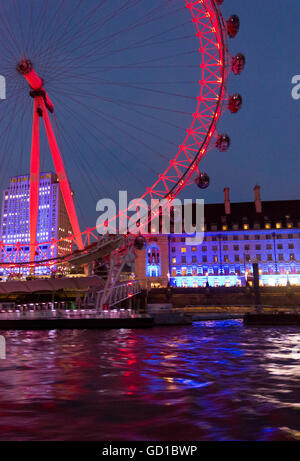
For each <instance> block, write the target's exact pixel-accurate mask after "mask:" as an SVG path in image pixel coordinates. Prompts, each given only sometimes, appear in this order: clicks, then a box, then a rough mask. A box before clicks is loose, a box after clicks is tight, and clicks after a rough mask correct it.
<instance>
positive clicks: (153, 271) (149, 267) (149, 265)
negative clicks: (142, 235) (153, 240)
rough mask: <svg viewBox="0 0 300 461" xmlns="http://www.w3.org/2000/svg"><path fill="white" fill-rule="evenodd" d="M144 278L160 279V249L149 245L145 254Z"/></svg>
mask: <svg viewBox="0 0 300 461" xmlns="http://www.w3.org/2000/svg"><path fill="white" fill-rule="evenodd" d="M146 258H147V261H146V276H147V277H160V276H161V255H160V248H159V247H158V246H157V245H150V246H148V248H147V253H146Z"/></svg>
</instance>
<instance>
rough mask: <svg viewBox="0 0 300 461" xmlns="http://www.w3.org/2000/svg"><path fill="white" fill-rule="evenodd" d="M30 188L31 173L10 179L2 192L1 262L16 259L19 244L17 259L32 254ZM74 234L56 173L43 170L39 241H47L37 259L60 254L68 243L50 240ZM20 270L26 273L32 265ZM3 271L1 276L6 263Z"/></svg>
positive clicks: (41, 270) (46, 270) (40, 270)
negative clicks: (56, 242) (19, 250)
mask: <svg viewBox="0 0 300 461" xmlns="http://www.w3.org/2000/svg"><path fill="white" fill-rule="evenodd" d="M29 191H30V176H29V175H23V176H15V177H13V178H11V179H10V182H9V186H8V188H7V189H5V190H4V191H3V196H2V213H1V228H0V234H1V235H0V239H1V242H3V244H5V246H3V248H2V249H1V261H2V262H4V263H5V262H9V261H10V260H12V259H13V258H12V257H11V255H12V252H14V251H15V248H16V246H17V245H18V244H19V245H20V246H21V253H19V256H18V258H17V260H16V261H15V262H21V259H22V260H24V259H26V258H27V259H28V256H27V255H29V254H30V247H29V242H30V234H29ZM71 233H72V231H71V225H70V222H69V218H68V215H67V212H66V208H65V204H64V201H63V197H62V193H61V191H60V186H59V182H58V179H57V176H56V174H55V173H52V172H47V173H41V174H40V184H39V214H38V225H37V241H38V242H45V244H44V245H41V246H40V250H39V254H37V255H36V258H37V259H39V260H41V259H47V258H49V257H53V258H54V257H56V256H58V255H59V254H60V252H61V251H62V250H63V249H64V246H65V243H64V242H61V243H60V244H59V245H58V246H57V247H56V245H55V246H54V245H52V246H51V241H52V240H59V239H62V238H64V237H68V236H69V235H70V234H71ZM8 244H11V246H10V245H8ZM53 269H55V268H53ZM17 270H18V272H19V271H20V272H21V273H23V274H24V275H26V274H29V272H30V269H29V268H24V269H19V268H18V269H17ZM0 271H1V272H0V273H1V275H4V276H5V275H6V270H5V266H2V267H0ZM10 272H11V270H10ZM49 272H50V270H49V268H48V267H46V266H40V267H37V268H36V269H35V273H36V274H40V275H42V274H45V275H47V274H48V273H49Z"/></svg>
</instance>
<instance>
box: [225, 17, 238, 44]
mask: <svg viewBox="0 0 300 461" xmlns="http://www.w3.org/2000/svg"><path fill="white" fill-rule="evenodd" d="M239 30H240V18H239V17H238V16H237V15H236V14H233V15H232V16H230V18H229V19H228V21H227V33H228V37H230V38H234V37H235V36H236V35H237V33H238V31H239Z"/></svg>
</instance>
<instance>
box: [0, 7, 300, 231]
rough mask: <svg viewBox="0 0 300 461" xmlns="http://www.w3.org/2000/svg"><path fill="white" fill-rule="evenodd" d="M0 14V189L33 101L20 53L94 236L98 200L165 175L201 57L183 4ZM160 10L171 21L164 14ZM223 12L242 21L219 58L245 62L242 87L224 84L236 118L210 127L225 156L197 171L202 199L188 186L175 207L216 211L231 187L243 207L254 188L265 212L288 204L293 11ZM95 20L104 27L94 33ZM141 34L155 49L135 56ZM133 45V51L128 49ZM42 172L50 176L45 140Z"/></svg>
mask: <svg viewBox="0 0 300 461" xmlns="http://www.w3.org/2000/svg"><path fill="white" fill-rule="evenodd" d="M0 3H1V5H2V18H4V19H1V20H0V38H1V43H2V44H4V45H3V46H2V48H1V51H0V53H1V58H2V59H1V60H2V67H1V66H0V74H3V75H5V76H6V77H7V91H8V99H7V101H4V102H3V101H2V102H1V104H0V140H1V141H0V142H1V152H0V156H1V158H0V161H1V169H0V184H1V189H3V188H5V187H6V186H7V182H8V178H9V176H11V175H16V174H23V173H25V174H26V173H28V170H29V157H30V140H31V117H32V100H31V98H29V96H28V87H27V86H26V83H25V81H23V80H21V78H22V77H20V76H19V75H18V74H17V73H16V71H15V66H16V63H17V62H18V60H19V58H20V56H21V54H22V53H24V54H26V55H28V56H30V57H31V58H32V60H33V63H34V65H35V68H36V70H37V71H38V73H39V74H40V75H41V76H43V77H44V78H45V87H46V89H47V91H48V92H49V95H50V97H51V99H52V100H53V102H54V104H55V108H56V119H55V120H53V123H54V125H55V130H56V135H57V138H58V141H59V145H60V147H61V150H62V153H63V157H64V159H65V163H66V165H67V168H68V174H69V177H70V180H71V183H72V187H73V189H74V190H75V193H76V206H77V209H78V214H79V219H80V222H81V226H82V227H84V226H87V225H89V226H93V225H95V221H96V217H97V213H96V211H95V207H96V202H97V200H98V199H100V198H103V197H107V196H110V197H112V198H115V197H116V193H117V191H118V190H119V189H123V188H126V189H127V190H129V191H131V193H132V197H136V196H139V195H141V194H142V193H143V192H144V190H145V187H147V185H151V184H152V183H153V179H154V178H156V177H157V173H158V172H162V171H163V170H164V169H165V168H166V166H167V164H168V159H169V158H171V157H172V156H174V149H175V147H176V146H178V144H180V143H181V142H182V139H183V136H184V132H185V129H186V128H187V127H188V126H189V123H190V115H189V114H191V113H192V112H193V110H194V107H195V99H194V98H195V96H196V95H197V91H198V86H197V84H196V82H197V79H198V77H199V75H198V71H199V70H198V68H197V66H198V65H199V63H198V61H197V60H199V57H198V56H197V55H196V53H195V51H194V50H195V49H196V48H197V46H198V43H197V41H196V40H195V37H194V31H193V28H192V27H193V26H192V25H191V23H190V17H189V16H188V13H187V10H186V9H185V8H181V6H182V4H184V1H183V0H169V1H167V0H166V1H164V0H153V2H148V1H144V0H140V1H136V0H112V1H110V2H108V1H107V0H85V2H83V4H82V5H83V6H82V9H80V7H79V8H77V9H76V5H77V4H78V5H79V4H81V2H80V1H79V0H77V1H75V0H74V1H73V0H72V1H69V0H68V1H66V2H60V1H58V0H53V1H52V2H46V1H41V0H26V1H23V0H22V1H21V0H14V1H12V2H8V3H7V2H3V1H1V2H0ZM61 4H64V7H63V8H60V5H61ZM100 4H101V5H102V4H103V8H99V9H98V10H97V13H95V14H94V15H90V16H89V18H88V19H87V20H86V21H85V20H84V14H85V13H86V11H92V9H93V8H96V7H97V6H98V7H99V5H100ZM126 4H130V5H131V8H130V9H128V11H126V10H125V12H124V13H122V14H120V15H117V14H116V16H115V18H114V19H113V20H110V22H109V23H107V24H104V19H105V18H106V17H108V15H109V14H110V13H111V11H113V7H116V10H118V9H119V10H120V8H122V7H124V5H126ZM87 5H88V7H89V8H86V6H87ZM160 5H162V6H163V8H162V9H161V13H160V14H158V15H156V16H155V18H156V19H155V21H150V22H149V23H145V24H144V26H143V27H139V28H136V29H135V30H133V31H132V32H130V31H129V32H128V33H126V34H125V33H123V34H119V35H118V31H120V28H126V27H127V25H130V24H131V23H132V22H134V21H140V20H142V18H143V17H147V15H149V14H150V13H151V8H152V7H153V6H154V7H155V6H157V7H158V8H159V7H160ZM16 6H17V10H15V9H14V8H16ZM29 7H30V8H29ZM168 8H169V11H170V14H165V13H166V11H167V10H168ZM14 11H17V13H16V14H15V13H14ZM31 11H32V12H33V13H32V15H31ZM222 12H223V15H224V17H225V18H228V17H229V16H230V15H231V14H238V15H239V17H240V20H241V29H240V33H239V34H238V36H237V37H236V38H235V39H234V40H230V41H229V46H230V53H231V54H232V55H234V54H236V53H237V52H242V53H244V54H245V56H246V59H247V65H246V69H245V71H244V73H243V74H242V75H241V76H239V77H236V76H234V75H232V76H231V78H230V81H229V85H228V89H229V92H230V93H231V94H232V93H235V92H238V93H240V94H241V95H242V96H243V100H244V103H243V108H242V110H241V111H240V112H239V113H238V114H236V115H232V114H230V113H229V112H228V111H227V112H226V113H225V115H224V116H223V117H222V119H221V122H220V124H219V131H220V132H226V133H228V134H229V135H230V137H231V141H232V145H231V148H230V150H229V151H227V152H226V153H220V152H218V151H217V150H216V149H214V150H213V151H211V152H209V153H208V155H207V157H206V158H205V159H204V160H203V163H202V169H203V170H205V171H206V172H207V173H208V174H209V176H210V177H211V186H210V188H209V189H207V190H206V191H204V192H203V191H201V192H200V191H199V189H197V188H196V186H195V185H194V186H190V187H188V188H187V189H186V190H185V191H184V192H183V193H182V195H181V197H187V198H196V197H199V198H204V199H205V200H206V201H207V202H210V203H213V202H221V201H222V200H223V189H224V187H226V186H229V187H230V188H231V199H232V201H248V200H252V199H253V187H254V186H255V185H256V184H260V185H261V187H262V198H263V199H264V200H280V199H298V198H299V193H300V183H299V173H300V168H299V159H298V155H299V134H298V133H299V122H300V100H298V101H295V100H293V99H292V97H291V90H292V84H291V80H292V77H293V76H294V75H296V74H300V62H299V36H300V3H299V1H298V0H288V1H279V0H264V1H261V0H252V1H251V2H250V1H243V2H241V1H240V0H225V1H224V4H223V5H222ZM35 15H36V16H35ZM150 17H151V16H150ZM41 18H42V20H41ZM65 18H70V22H66V19H65ZM102 20H103V24H102V26H101V27H97V28H95V25H97V24H99V23H100V22H101V21H102ZM99 21H100V22H99ZM181 24H182V26H181ZM60 25H61V26H62V27H60ZM8 26H9V29H10V30H11V32H12V33H11V34H9V35H8V32H7V31H8ZM77 29H78V35H76V34H75V37H74V31H75V30H77ZM32 30H34V31H35V40H34V43H33V42H32ZM167 30H169V31H170V32H169V33H168V34H167V33H166V31H167ZM160 31H162V32H164V34H163V35H160ZM151 34H153V37H154V36H155V38H153V39H152V41H150V42H151V43H150V45H149V46H145V45H144V44H143V43H144V42H143V40H144V39H145V37H149V36H151ZM12 37H13V38H12ZM55 37H57V38H56V39H55ZM91 37H92V40H91ZM107 37H112V41H111V42H110V41H107ZM138 43H142V44H143V46H142V47H140V46H134V47H133V46H132V44H138ZM83 44H85V47H82V46H83ZM45 49H47V55H46V56H45V51H44V50H45ZM118 49H119V50H120V49H124V51H123V52H122V53H120V52H118V51H117V50H118ZM10 50H11V51H12V53H11V52H10ZM164 56H166V58H164ZM128 63H129V67H128V68H126V67H124V65H125V66H126V65H127V64H128ZM140 63H143V65H141V64H140ZM136 64H137V65H138V66H139V67H137V66H136ZM118 66H123V67H122V68H119V67H118ZM176 66H177V67H176ZM180 66H181V68H180ZM100 80H101V81H100ZM112 83H113V84H112ZM137 86H143V88H144V89H143V90H140V89H137ZM145 88H146V90H145ZM149 90H150V91H149ZM153 90H154V91H153ZM120 100H122V104H120V103H119V102H120ZM139 104H140V105H139ZM141 104H142V106H141ZM143 105H144V106H143ZM153 106H155V107H158V106H160V109H159V110H158V109H157V108H153ZM164 108H167V111H165V110H164ZM178 110H179V111H182V113H179V112H178ZM41 166H42V169H43V170H47V169H53V167H52V165H51V161H50V152H49V151H48V148H47V146H46V143H45V139H44V135H43V134H42V136H41Z"/></svg>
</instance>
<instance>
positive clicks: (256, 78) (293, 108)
mask: <svg viewBox="0 0 300 461" xmlns="http://www.w3.org/2000/svg"><path fill="white" fill-rule="evenodd" d="M222 11H223V13H224V15H225V17H227V16H230V15H231V14H232V13H237V14H238V15H239V16H240V19H241V29H240V33H239V35H238V36H237V38H236V39H234V40H233V41H232V42H231V50H235V51H237V52H239V51H243V52H244V54H245V55H246V58H247V67H246V69H245V72H244V74H243V75H242V76H241V77H239V78H236V77H234V76H233V77H232V78H231V80H230V84H229V88H230V90H231V91H236V90H237V91H238V92H240V93H241V94H242V95H243V97H244V105H243V109H242V111H241V112H240V113H238V114H237V115H235V116H232V115H231V114H229V113H227V114H226V115H225V117H224V119H223V120H224V123H223V124H221V126H223V127H224V129H225V131H228V133H230V135H231V138H232V147H231V149H230V151H228V152H227V153H226V154H225V155H220V154H219V153H218V152H217V151H213V152H211V153H210V155H209V157H207V159H206V160H205V163H204V164H205V169H206V170H207V171H209V173H210V174H211V176H212V177H213V181H212V185H211V187H210V189H209V190H208V191H207V194H206V198H207V200H208V201H210V202H215V201H216V202H217V201H221V200H222V198H223V188H224V186H230V187H231V189H232V192H231V198H232V200H234V201H245V200H252V197H253V190H252V189H253V187H254V186H255V184H260V185H261V187H262V198H263V199H264V200H281V199H299V196H300V181H299V175H300V166H299V165H300V162H299V154H300V138H299V126H300V125H299V124H300V101H299V100H298V101H295V100H293V99H292V97H291V89H292V85H291V79H292V76H294V75H296V74H300V51H299V43H300V2H299V1H298V0H288V1H279V0H274V1H272V0H264V1H259V0H254V1H253V0H252V1H243V2H241V1H239V0H230V1H229V0H228V1H224V4H223V8H222Z"/></svg>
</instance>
